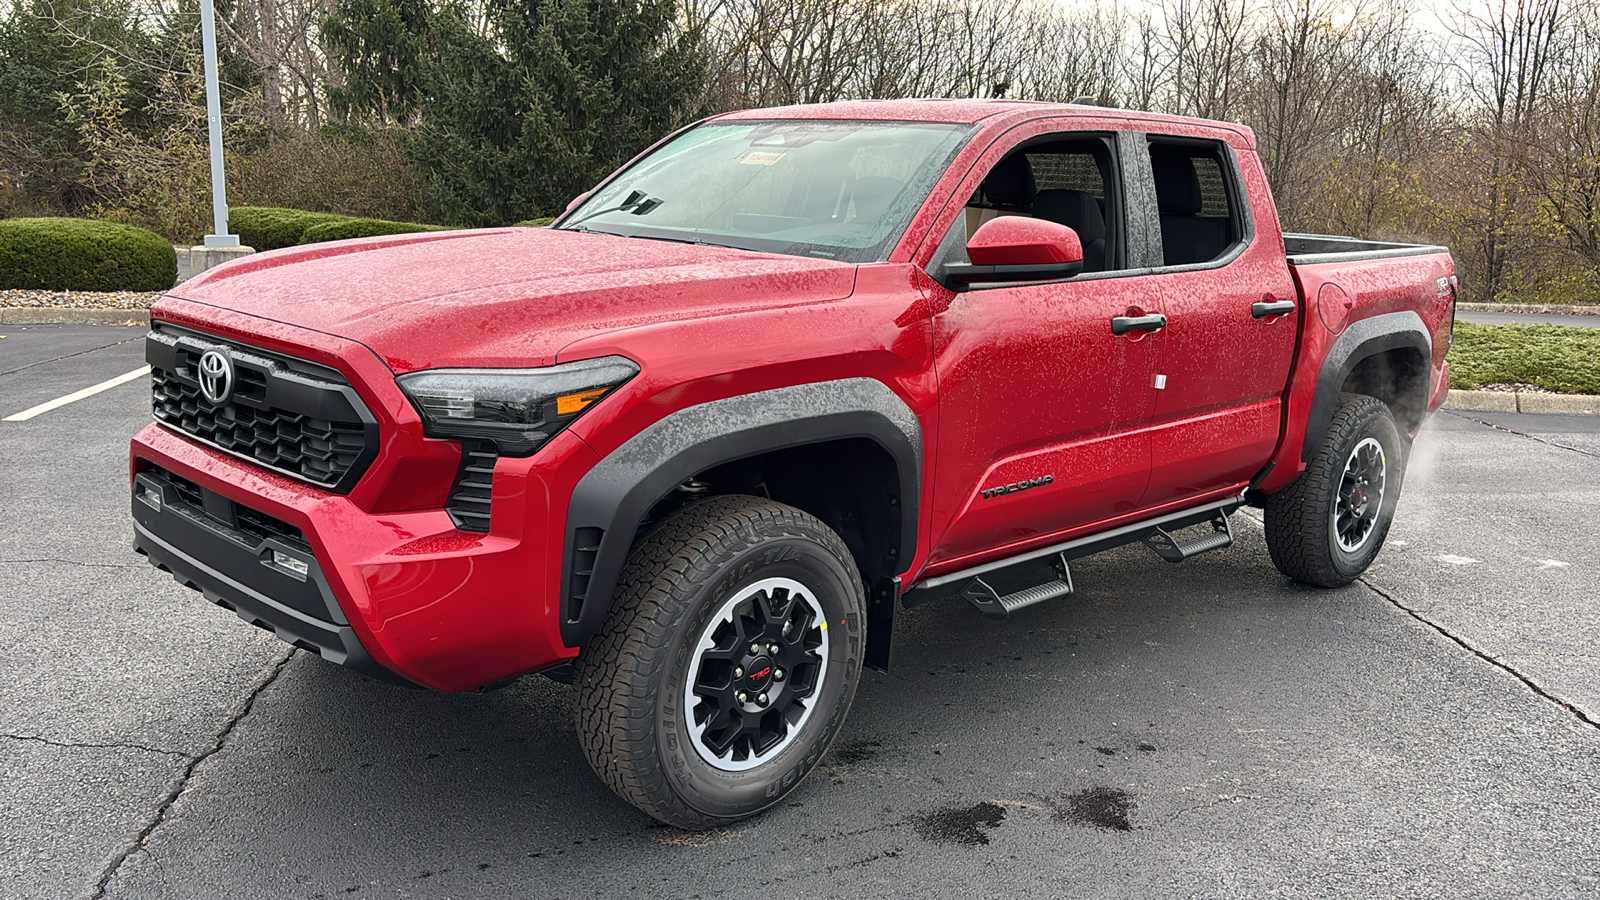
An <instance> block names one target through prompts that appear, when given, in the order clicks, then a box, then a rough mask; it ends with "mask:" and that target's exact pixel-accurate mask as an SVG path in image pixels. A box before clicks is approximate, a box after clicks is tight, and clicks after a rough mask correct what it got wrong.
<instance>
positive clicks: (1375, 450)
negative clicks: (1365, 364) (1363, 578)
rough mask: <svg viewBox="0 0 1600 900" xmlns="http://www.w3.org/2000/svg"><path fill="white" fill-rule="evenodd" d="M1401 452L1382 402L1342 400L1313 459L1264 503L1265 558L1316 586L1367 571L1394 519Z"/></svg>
mask: <svg viewBox="0 0 1600 900" xmlns="http://www.w3.org/2000/svg"><path fill="white" fill-rule="evenodd" d="M1405 450H1406V447H1405V442H1404V440H1403V439H1402V438H1401V436H1400V431H1399V429H1397V428H1396V427H1395V424H1394V416H1393V415H1392V414H1391V413H1390V411H1389V407H1388V406H1387V405H1385V404H1384V403H1383V401H1381V400H1378V399H1377V398H1375V397H1368V396H1366V395H1363V394H1341V395H1340V396H1339V406H1338V407H1337V408H1336V409H1335V410H1334V413H1333V419H1332V421H1330V422H1329V423H1328V430H1327V433H1326V434H1325V435H1324V437H1323V440H1322V445H1321V446H1320V447H1318V448H1317V454H1316V456H1314V457H1313V458H1312V460H1311V462H1310V464H1308V465H1307V466H1306V470H1305V471H1304V472H1302V473H1300V477H1299V478H1297V479H1295V481H1294V483H1292V484H1290V485H1289V486H1288V487H1286V488H1284V489H1283V490H1281V491H1279V492H1278V493H1276V494H1273V495H1271V496H1269V497H1268V498H1267V502H1266V517H1265V518H1266V531H1267V551H1268V553H1270V554H1271V556H1272V562H1273V564H1274V565H1276V566H1277V567H1278V570H1279V571H1281V572H1282V573H1283V574H1285V575H1287V576H1289V577H1290V578H1293V579H1295V580H1296V581H1303V582H1305V583H1307V584H1314V585H1317V586H1319V587H1337V586H1339V585H1342V584H1349V583H1350V582H1352V581H1354V580H1355V579H1356V578H1358V577H1359V576H1360V575H1361V573H1363V572H1365V571H1366V570H1367V567H1368V566H1369V565H1371V564H1372V560H1373V559H1374V558H1375V557H1376V556H1377V555H1378V550H1379V549H1381V548H1382V547H1383V541H1384V538H1385V537H1386V536H1387V535H1388V533H1389V524H1390V522H1391V521H1393V519H1394V508H1395V504H1396V503H1397V502H1399V499H1400V484H1401V480H1402V477H1403V475H1404V472H1405Z"/></svg>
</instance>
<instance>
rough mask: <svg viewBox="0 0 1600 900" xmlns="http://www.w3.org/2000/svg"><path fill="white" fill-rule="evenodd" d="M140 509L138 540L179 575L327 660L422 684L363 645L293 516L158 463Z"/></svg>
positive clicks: (137, 496) (139, 490)
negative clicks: (238, 500)
mask: <svg viewBox="0 0 1600 900" xmlns="http://www.w3.org/2000/svg"><path fill="white" fill-rule="evenodd" d="M133 518H134V550H135V551H137V552H138V553H141V554H143V555H144V556H146V557H148V558H149V560H150V562H151V564H153V565H154V566H156V568H158V569H161V570H163V571H166V572H170V573H172V576H173V578H175V579H176V580H177V581H178V583H179V584H182V585H184V586H185V587H188V588H191V589H194V590H197V591H199V592H200V593H201V594H202V595H204V596H205V598H206V599H207V600H210V601H211V602H212V603H215V604H217V605H218V606H222V607H224V608H227V609H231V610H233V611H234V612H235V613H237V614H238V615H239V617H240V618H241V619H244V620H245V621H246V622H249V623H250V624H252V625H255V626H257V627H259V628H262V629H265V630H267V631H271V632H272V633H274V634H275V635H277V637H278V638H279V639H280V640H283V641H285V642H286V643H290V644H293V645H295V646H296V647H300V648H301V649H304V650H309V651H311V652H314V653H316V654H317V655H319V656H321V657H322V658H323V659H326V660H328V661H329V662H332V663H336V664H338V665H342V666H346V667H348V668H352V669H355V670H357V671H359V672H362V673H363V674H366V675H370V676H372V677H374V678H379V679H382V680H384V681H389V682H394V683H397V684H404V685H407V686H410V687H415V685H414V684H412V682H410V681H408V680H406V679H404V678H401V677H400V676H398V675H396V674H395V673H393V672H391V671H389V670H388V669H386V668H384V667H383V666H381V665H379V664H378V663H377V662H376V661H374V660H373V659H372V657H371V656H370V655H368V653H367V652H366V650H365V649H364V648H363V647H362V646H361V642H360V640H359V639H358V638H357V637H356V634H355V631H354V630H353V629H352V628H351V627H350V625H349V623H348V621H347V620H346V619H345V616H344V613H343V612H342V611H341V610H340V608H339V604H338V601H337V600H336V599H335V598H334V596H333V591H332V589H331V588H330V587H329V585H328V581H327V578H326V576H325V575H324V574H323V572H322V569H321V567H320V566H319V565H318V563H317V560H316V556H315V554H313V553H312V552H311V548H310V546H309V545H307V544H306V543H304V539H303V538H302V537H299V536H298V532H297V530H295V529H293V528H292V526H287V525H285V524H284V523H281V522H279V521H278V520H276V519H273V518H272V517H270V516H266V515H265V514H263V513H260V512H259V511H256V510H252V509H249V508H247V507H245V506H243V505H241V504H235V503H233V502H232V501H230V500H227V499H226V498H224V497H221V496H220V495H218V494H216V493H215V492H213V491H210V490H207V489H205V488H201V487H199V486H198V485H195V484H193V483H192V482H189V481H187V480H185V479H183V478H181V477H180V476H177V475H175V474H172V473H170V472H167V471H165V470H164V469H161V468H159V467H156V466H149V467H147V468H145V469H144V470H142V471H140V472H139V473H138V474H137V475H136V476H135V478H134V493H133ZM180 547H181V548H183V549H181V550H180V549H178V548H180Z"/></svg>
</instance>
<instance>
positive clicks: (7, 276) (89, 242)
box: [0, 219, 178, 292]
mask: <svg viewBox="0 0 1600 900" xmlns="http://www.w3.org/2000/svg"><path fill="white" fill-rule="evenodd" d="M177 280H178V258H177V255H176V254H175V253H173V250H172V245H171V244H169V243H167V241H166V239H165V238H163V237H161V236H160V235H158V234H156V233H155V232H152V231H146V230H144V229H143V228H135V227H134V226H132V225H117V224H115V223H112V222H99V221H94V220H92V219H0V289H24V290H44V291H141V292H143V291H165V290H167V289H169V288H171V287H172V285H173V284H174V283H175V282H176V281H177Z"/></svg>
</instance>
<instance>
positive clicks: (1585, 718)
mask: <svg viewBox="0 0 1600 900" xmlns="http://www.w3.org/2000/svg"><path fill="white" fill-rule="evenodd" d="M1356 580H1357V581H1359V582H1361V584H1363V585H1365V586H1366V587H1367V589H1368V590H1370V591H1372V592H1373V593H1374V594H1377V595H1378V596H1379V597H1382V598H1383V599H1385V600H1387V601H1389V602H1390V603H1391V604H1393V605H1394V607H1395V609H1398V610H1400V611H1401V612H1403V613H1405V614H1406V615H1408V616H1410V617H1411V618H1413V619H1416V620H1417V621H1418V622H1421V623H1422V624H1424V625H1426V626H1428V627H1429V628H1432V629H1433V630H1434V631H1437V632H1438V633H1440V634H1442V635H1444V636H1445V637H1446V638H1449V639H1450V641H1451V642H1452V643H1454V644H1456V645H1457V646H1458V647H1460V648H1461V649H1463V650H1466V651H1467V652H1468V653H1471V654H1472V655H1473V656H1476V657H1477V658H1479V659H1481V660H1483V661H1484V662H1486V663H1488V664H1489V665H1491V666H1494V667H1495V668H1497V669H1499V670H1500V671H1502V672H1505V673H1506V674H1507V675H1510V676H1511V677H1512V678H1515V679H1517V680H1518V681H1520V682H1522V683H1523V684H1524V685H1526V686H1527V688H1528V689H1529V690H1531V691H1533V692H1534V693H1535V694H1537V695H1538V696H1540V697H1541V698H1543V699H1545V700H1548V701H1550V702H1551V703H1554V704H1555V705H1556V706H1559V707H1561V708H1562V709H1564V710H1566V711H1567V712H1569V713H1571V714H1572V715H1573V716H1575V717H1576V718H1577V719H1578V721H1580V722H1582V723H1584V724H1585V725H1588V726H1590V727H1591V728H1596V729H1600V720H1596V719H1592V718H1590V717H1589V715H1588V714H1587V713H1585V712H1584V711H1583V710H1581V709H1579V708H1577V707H1576V706H1573V705H1572V704H1570V703H1568V702H1567V701H1565V700H1562V699H1561V698H1560V697H1557V696H1556V695H1554V694H1552V693H1550V692H1549V691H1547V690H1545V689H1544V687H1543V686H1542V685H1540V684H1539V683H1538V682H1537V681H1534V680H1533V679H1532V678H1530V677H1529V676H1527V675H1524V674H1523V673H1522V672H1520V671H1518V670H1517V669H1516V667H1514V666H1512V665H1510V664H1508V663H1505V662H1503V661H1501V660H1499V659H1496V658H1495V657H1493V656H1490V655H1489V654H1487V653H1485V652H1483V651H1482V650H1479V649H1478V648H1477V647H1474V646H1472V644H1470V643H1468V642H1467V641H1466V639H1464V638H1460V637H1457V636H1456V635H1455V634H1454V633H1452V632H1451V631H1450V629H1448V628H1445V627H1444V626H1443V625H1440V624H1438V623H1436V622H1434V621H1432V620H1431V619H1428V618H1427V617H1426V616H1424V615H1422V614H1421V613H1419V612H1417V611H1416V610H1414V609H1412V608H1411V607H1409V606H1406V605H1405V604H1404V603H1401V602H1400V601H1399V600H1396V599H1395V598H1394V596H1393V595H1391V594H1389V593H1388V592H1387V591H1385V590H1383V589H1382V588H1380V587H1378V586H1377V585H1375V584H1373V583H1372V582H1370V581H1368V580H1367V579H1366V578H1358V579H1356Z"/></svg>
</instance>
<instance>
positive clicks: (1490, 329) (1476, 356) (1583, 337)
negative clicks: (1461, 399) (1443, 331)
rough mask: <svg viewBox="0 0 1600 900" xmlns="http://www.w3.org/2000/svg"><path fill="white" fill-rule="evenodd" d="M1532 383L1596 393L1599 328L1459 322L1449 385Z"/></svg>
mask: <svg viewBox="0 0 1600 900" xmlns="http://www.w3.org/2000/svg"><path fill="white" fill-rule="evenodd" d="M1485 384H1536V385H1538V386H1539V387H1542V388H1544V389H1545V390H1548V391H1555V392H1556V393H1558V394H1600V328H1569V327H1567V326H1563V325H1477V324H1474V323H1472V322H1457V323H1456V332H1455V340H1454V342H1452V343H1451V345H1450V387H1452V388H1454V389H1457V390H1472V389H1474V388H1477V387H1479V386H1480V385H1485Z"/></svg>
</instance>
